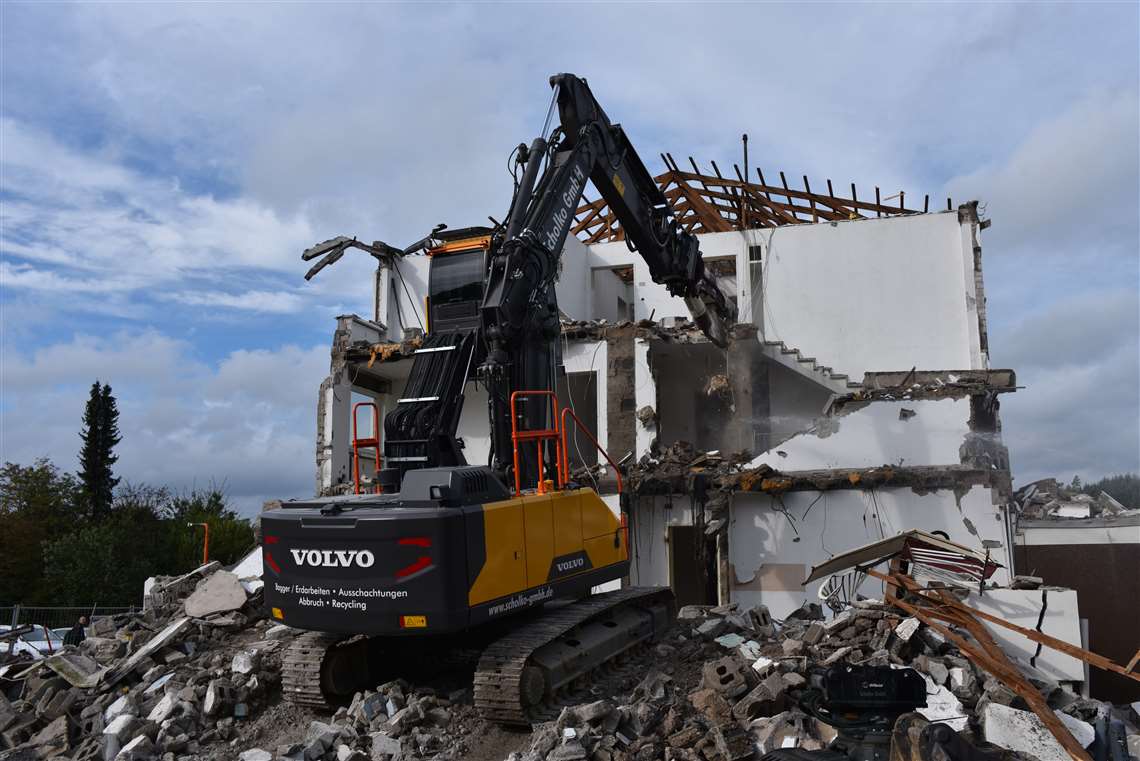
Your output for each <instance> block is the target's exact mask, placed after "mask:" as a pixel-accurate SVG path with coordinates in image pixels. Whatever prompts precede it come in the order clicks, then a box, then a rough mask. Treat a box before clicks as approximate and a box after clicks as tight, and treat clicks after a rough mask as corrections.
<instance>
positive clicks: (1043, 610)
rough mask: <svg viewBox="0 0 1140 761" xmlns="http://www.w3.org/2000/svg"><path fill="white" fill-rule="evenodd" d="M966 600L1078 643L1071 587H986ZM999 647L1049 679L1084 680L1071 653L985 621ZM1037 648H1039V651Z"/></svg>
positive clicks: (1077, 616)
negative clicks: (1040, 645)
mask: <svg viewBox="0 0 1140 761" xmlns="http://www.w3.org/2000/svg"><path fill="white" fill-rule="evenodd" d="M965 603H966V604H967V605H969V606H970V607H972V608H974V609H975V610H980V611H982V612H983V613H989V614H990V615H991V616H997V617H998V618H1000V619H1002V620H1003V621H1007V622H1009V623H1011V624H1016V625H1017V626H1022V627H1024V628H1026V629H1036V630H1038V631H1041V632H1044V633H1045V634H1048V635H1049V636H1051V637H1056V638H1057V639H1060V640H1064V641H1065V642H1068V643H1069V644H1070V645H1074V646H1076V647H1081V613H1080V609H1079V607H1078V605H1077V593H1076V590H1073V589H1063V588H1058V587H1052V588H1049V587H1042V588H1039V589H987V590H986V591H985V592H983V593H980V594H979V593H978V592H973V593H971V594H970V596H969V597H968V598H967V599H966V600H965ZM985 625H986V627H987V628H988V629H989V630H990V633H991V634H992V635H993V637H994V639H995V640H997V643H998V644H999V645H1000V646H1001V649H1002V650H1004V651H1005V653H1006V654H1007V655H1009V656H1011V657H1014V658H1018V659H1019V660H1021V661H1023V662H1025V663H1029V664H1031V665H1032V666H1033V667H1034V668H1036V669H1038V670H1039V671H1041V672H1042V673H1044V674H1045V675H1046V676H1048V677H1049V678H1050V679H1053V680H1056V681H1059V682H1062V681H1068V682H1084V681H1085V666H1084V664H1083V663H1082V662H1081V661H1080V660H1078V659H1077V658H1074V657H1073V656H1071V655H1067V654H1065V653H1062V652H1061V651H1059V650H1054V649H1052V648H1048V647H1043V648H1038V646H1037V643H1035V642H1033V641H1032V640H1030V639H1029V638H1028V637H1023V636H1022V635H1020V634H1018V633H1017V632H1014V631H1011V630H1009V629H1006V628H1005V627H1002V626H997V625H996V624H989V623H986V624H985ZM1039 650H1040V652H1038V651H1039Z"/></svg>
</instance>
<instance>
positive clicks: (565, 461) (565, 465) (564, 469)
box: [558, 407, 621, 494]
mask: <svg viewBox="0 0 1140 761" xmlns="http://www.w3.org/2000/svg"><path fill="white" fill-rule="evenodd" d="M567 415H569V416H570V417H572V418H574V423H575V424H576V425H577V426H578V430H580V431H582V433H584V434H586V437H587V438H588V439H589V440H590V443H592V444H593V445H594V448H595V449H597V450H598V451H599V452H601V453H602V457H605V458H606V462H608V463H609V464H610V465H612V466H613V469H614V475H616V476H617V488H618V494H621V469H620V468H618V464H617V463H616V462H614V460H613V458H612V457H610V453H609V452H607V451H606V450H604V449H602V445H601V444H599V443H598V440H597V439H595V438H594V434H592V433H590V429H589V428H587V427H586V424H585V423H583V422H582V421H581V419H580V418H579V417H578V416H577V415H575V414H574V410H572V409H571V408H570V407H566V408H564V409H563V410H562V421H561V428H562V459H561V460H560V461H559V463H558V465H559V470H560V472H559V474H558V479H559V482H560V483H559V486H560V487H562V486H565V485H566V483H567V482H568V481H569V480H570V458H569V456H568V455H567V453H568V452H569V450H570V447H569V446H568V445H567V443H566V430H567V429H566V416H567Z"/></svg>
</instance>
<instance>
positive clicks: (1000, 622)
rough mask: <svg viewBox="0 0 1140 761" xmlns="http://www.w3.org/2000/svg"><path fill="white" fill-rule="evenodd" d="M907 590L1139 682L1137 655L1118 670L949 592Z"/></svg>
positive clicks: (1117, 666)
mask: <svg viewBox="0 0 1140 761" xmlns="http://www.w3.org/2000/svg"><path fill="white" fill-rule="evenodd" d="M867 575H869V576H874V577H876V578H880V579H883V580H888V581H889V579H887V577H885V576H883V575H882V574H880V573H879V572H878V571H875V570H873V569H872V570H869V571H868V572H867ZM906 578H910V577H906ZM907 590H908V591H910V592H913V593H915V594H918V595H921V596H922V597H923V598H925V599H927V600H929V601H931V602H932V603H935V604H940V605H944V606H947V607H949V608H952V609H955V610H957V611H958V612H960V613H961V614H963V615H966V616H971V617H973V618H978V619H981V620H983V621H988V622H989V623H992V624H996V625H997V626H1001V627H1004V628H1006V629H1009V630H1010V631H1013V632H1016V633H1018V634H1020V635H1021V636H1023V637H1025V638H1026V639H1028V640H1030V641H1032V642H1037V643H1039V644H1042V645H1045V646H1046V647H1048V648H1051V649H1053V650H1057V651H1058V652H1062V653H1064V654H1065V655H1071V656H1072V657H1074V658H1076V659H1078V660H1081V661H1084V662H1085V663H1087V664H1089V665H1090V666H1095V667H1096V668H1099V669H1101V670H1103V671H1112V672H1114V673H1117V674H1123V675H1124V676H1126V677H1128V678H1130V679H1134V680H1136V681H1137V682H1140V674H1136V673H1132V669H1133V667H1135V665H1136V661H1137V659H1138V658H1140V651H1138V652H1137V654H1136V658H1133V659H1132V663H1130V664H1129V665H1128V666H1121V665H1120V664H1118V663H1116V662H1115V661H1113V660H1112V659H1110V658H1107V657H1105V656H1103V655H1099V654H1097V653H1094V652H1092V651H1091V650H1085V649H1084V648H1083V647H1078V646H1077V645H1074V644H1072V643H1071V642H1066V641H1064V640H1063V639H1057V638H1056V637H1051V636H1049V635H1048V634H1045V633H1044V632H1039V631H1037V630H1036V629H1027V628H1025V627H1024V626H1018V625H1017V624H1013V623H1010V622H1009V621H1006V620H1005V619H1002V618H998V617H997V616H994V615H991V614H989V613H986V612H985V611H982V610H978V609H977V608H973V607H971V606H969V605H967V604H966V603H964V602H962V601H961V600H959V599H958V598H956V597H954V596H953V595H952V594H950V593H949V592H946V591H943V590H930V589H926V588H925V587H923V586H921V585H920V584H919V583H918V582H916V581H914V579H910V583H909V584H907Z"/></svg>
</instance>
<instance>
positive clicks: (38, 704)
mask: <svg viewBox="0 0 1140 761" xmlns="http://www.w3.org/2000/svg"><path fill="white" fill-rule="evenodd" d="M859 552H870V550H866V551H863V550H856V551H852V553H848V554H849V555H851V556H852V557H853V558H856V560H855V562H862V561H861V560H859V558H860V557H861V556H859V555H858V553H859ZM841 562H842V561H841ZM224 573H226V572H225V571H222V570H221V569H220V568H218V567H217V566H216V565H213V566H205V567H203V568H200V569H197V570H196V571H194V572H191V573H190V574H186V575H185V576H182V577H176V578H171V579H158V580H156V582H155V584H154V585H153V587H152V588H151V589H150V592H149V594H148V600H149V603H148V608H147V610H146V611H145V612H143V613H136V614H124V615H120V616H115V617H113V618H109V619H102V620H100V621H97V622H93V624H92V627H91V630H92V635H93V636H91V637H89V638H88V640H87V641H86V642H85V643H84V644H83V645H82V646H81V647H80V648H78V649H70V648H69V649H68V650H65V651H64V652H62V653H61V654H59V655H56V656H54V657H53V658H51V659H46V660H43V661H38V662H35V663H31V664H28V665H27V666H26V667H22V668H21V669H19V670H18V673H20V674H21V676H20V677H19V678H15V679H14V678H12V671H11V670H9V671H8V672H7V673H5V675H4V678H3V679H0V761H17V759H33V758H34V759H42V758H53V759H57V760H58V761H65V760H67V761H96V760H97V759H98V760H102V759H116V760H118V761H129V760H130V759H138V760H139V761H144V760H147V761H222V760H223V759H226V760H227V761H228V760H231V759H235V758H236V759H240V760H242V761H317V759H320V760H321V761H334V760H335V761H414V760H416V759H436V760H438V761H458V760H459V759H463V758H470V757H478V758H481V759H510V760H511V761H568V760H574V759H583V760H585V761H649V760H651V759H654V760H655V759H665V760H667V761H730V760H731V761H744V759H760V758H761V756H763V755H764V754H765V753H767V752H770V751H772V750H775V749H778V748H798V749H801V750H812V749H817V750H818V749H823V748H826V747H827V746H828V744H829V743H831V742H832V741H833V740H834V739H835V738H836V731H835V730H834V729H833V728H832V727H831V726H829V725H827V724H825V723H823V722H822V721H820V720H819V719H817V718H815V717H814V716H812V715H811V714H809V713H808V712H806V711H805V709H804V708H803V706H802V704H801V701H802V700H803V698H804V696H805V695H806V694H807V691H808V690H810V689H811V688H812V687H813V686H815V685H817V684H818V680H819V678H820V675H821V673H822V672H823V671H824V670H826V669H828V668H830V667H841V668H847V667H854V666H870V665H877V666H889V667H909V668H913V669H915V670H917V671H918V672H919V674H920V675H921V677H922V679H923V680H924V682H925V684H926V690H925V692H926V695H927V704H926V706H925V707H922V708H919V709H918V713H919V717H918V718H917V719H916V721H918V722H919V726H921V725H922V724H924V723H926V722H943V723H946V724H947V725H948V726H950V727H951V728H952V729H953V730H954V731H956V732H959V733H960V734H961V737H962V738H963V739H965V740H966V741H968V742H970V743H973V744H975V745H977V744H980V743H990V744H991V745H992V746H993V747H997V748H1002V749H1005V750H1006V752H1007V753H1008V754H1009V755H1008V757H1009V758H1020V759H1032V758H1039V759H1054V758H1058V759H1059V758H1069V757H1071V755H1072V754H1071V753H1069V752H1066V751H1065V749H1064V746H1063V745H1062V744H1060V743H1059V742H1058V741H1057V740H1056V739H1055V735H1054V734H1053V733H1052V731H1051V730H1050V729H1049V728H1048V727H1047V725H1046V723H1044V722H1043V721H1042V718H1041V716H1040V711H1041V709H1040V707H1037V708H1035V707H1034V706H1033V705H1031V704H1029V703H1027V702H1026V700H1025V698H1024V696H1023V694H1021V693H1019V692H1017V691H1016V690H1014V689H1011V685H1008V684H1007V683H1006V682H1005V679H1006V678H1007V677H1009V675H1008V674H995V673H992V672H991V671H989V670H987V668H992V666H991V664H990V663H989V661H986V660H984V659H980V658H979V657H978V656H977V655H976V654H974V653H973V652H972V651H970V650H964V649H961V647H959V645H958V643H957V642H958V641H957V637H958V634H955V632H959V634H960V633H961V632H960V630H959V629H958V628H957V627H955V629H954V630H947V631H946V632H941V631H939V629H938V627H937V626H935V625H934V622H933V620H931V619H930V618H929V617H928V615H927V613H925V612H923V611H922V610H918V611H917V612H916V611H915V610H910V611H908V610H905V609H904V607H905V606H904V605H903V604H902V603H900V602H896V601H895V600H894V599H893V598H891V597H890V596H888V597H885V598H884V599H883V600H881V601H880V600H868V599H862V598H859V599H856V600H854V601H852V602H851V603H850V604H847V605H846V606H845V607H843V608H842V609H841V610H839V611H838V612H837V613H835V615H834V616H832V617H831V618H827V617H826V616H825V610H824V608H823V607H822V606H821V605H819V604H818V603H810V604H805V605H804V606H802V607H801V608H799V609H798V610H795V611H793V612H792V613H791V614H790V615H788V616H787V617H786V618H785V619H784V620H782V621H781V620H777V619H774V618H773V617H772V616H771V615H770V613H769V612H768V610H767V609H766V608H765V607H763V606H756V607H754V608H751V609H742V608H740V607H739V606H737V605H736V604H729V605H722V606H685V607H682V608H681V609H680V610H679V611H678V613H677V617H676V621H675V623H674V625H673V626H672V627H671V628H670V629H669V630H668V631H667V632H666V633H665V634H664V635H663V636H662V637H661V638H659V640H658V641H657V642H655V643H652V644H649V645H643V646H641V647H640V648H638V649H637V650H635V651H631V652H630V653H629V654H628V655H627V656H625V660H624V663H622V664H619V665H618V666H617V667H616V668H615V669H610V670H608V671H607V672H606V673H604V674H599V675H598V676H597V677H596V678H595V679H593V681H592V682H590V683H589V684H586V685H584V686H582V687H581V688H578V689H577V690H576V691H575V692H573V693H568V694H566V695H563V696H561V697H560V698H559V701H558V702H557V703H556V704H554V705H553V706H552V708H551V710H550V712H549V714H548V715H547V716H546V717H545V718H543V719H542V720H540V721H539V722H538V723H536V724H534V725H533V727H532V729H531V732H530V733H529V734H504V733H503V732H502V731H501V730H497V729H496V728H494V727H492V726H490V725H488V724H487V723H486V722H485V721H484V720H483V719H482V718H481V717H479V716H478V715H477V713H476V712H475V709H474V707H473V705H472V695H471V691H470V685H469V684H466V685H465V684H464V681H463V680H464V678H465V677H464V676H463V674H464V673H465V672H463V667H462V666H458V667H457V669H458V670H457V671H456V672H455V673H451V674H445V675H443V676H430V675H427V676H425V675H417V674H411V673H409V674H408V675H407V676H406V678H396V679H394V680H392V681H388V682H385V683H384V684H380V685H377V686H376V687H375V688H374V689H372V690H367V691H364V692H360V693H357V695H356V696H355V697H354V698H353V700H352V701H351V703H350V704H349V705H347V706H344V707H342V708H340V709H339V710H337V712H336V713H335V714H333V715H332V716H328V715H320V714H315V713H311V712H307V711H305V710H304V709H300V708H298V707H295V706H290V705H288V704H285V703H283V702H282V701H281V700H280V654H281V651H282V649H283V648H284V647H285V645H287V644H288V642H289V641H290V640H291V639H292V638H293V637H294V636H295V635H296V634H297V631H296V630H293V629H290V628H289V627H287V626H283V625H281V624H278V623H275V622H273V621H271V620H269V619H268V618H266V616H265V614H264V612H263V611H262V604H261V597H260V592H256V593H254V594H253V595H250V596H248V597H247V598H245V600H244V602H243V603H242V604H241V605H240V606H238V607H236V608H229V605H230V602H232V600H231V601H230V602H227V604H226V606H225V607H226V608H227V609H226V610H218V611H216V612H213V613H209V614H206V615H205V616H203V617H192V616H189V615H187V602H188V599H189V598H190V597H191V596H192V595H193V594H194V591H195V590H196V589H197V590H203V589H206V590H209V589H214V588H215V587H216V586H219V585H225V586H226V588H227V589H228V590H229V591H230V592H232V586H230V585H229V581H228V580H227V579H226V577H225V576H220V574H224ZM215 578H218V579H220V580H219V581H214V582H213V583H208V582H210V580H211V579H215ZM897 583H899V584H901V583H903V582H897ZM1021 583H1023V584H1024V583H1033V580H1032V579H1024V580H1022V582H1021ZM239 588H241V587H239ZM243 594H244V592H243ZM900 599H902V600H905V599H908V598H905V597H904V598H900ZM947 634H949V635H952V636H947ZM1017 668H1018V669H1020V670H1021V671H1022V672H1023V674H1024V676H1022V677H1021V678H1022V679H1023V680H1026V682H1027V683H1028V684H1031V685H1032V688H1033V689H1034V691H1035V692H1036V693H1038V694H1039V695H1040V699H1041V701H1043V702H1044V704H1045V705H1047V707H1048V711H1049V712H1051V713H1054V714H1055V715H1056V716H1057V717H1058V718H1059V720H1060V722H1061V725H1062V726H1063V727H1065V731H1067V732H1068V733H1069V734H1070V735H1071V737H1072V738H1073V739H1072V741H1071V742H1073V743H1075V744H1076V746H1077V747H1079V748H1080V750H1081V752H1082V753H1086V754H1088V755H1089V757H1097V758H1100V757H1102V756H1100V755H1097V754H1100V753H1101V752H1102V751H1101V750H1098V749H1103V751H1104V752H1105V753H1107V752H1108V751H1110V750H1111V749H1112V748H1116V749H1118V750H1119V751H1120V753H1118V754H1117V755H1116V756H1112V755H1107V756H1103V757H1105V758H1124V757H1126V756H1125V755H1121V754H1127V753H1128V752H1129V751H1130V749H1135V748H1136V747H1137V746H1140V713H1138V712H1137V711H1138V709H1140V704H1136V705H1133V706H1126V705H1125V706H1114V705H1111V704H1108V703H1102V702H1100V701H1096V700H1091V699H1088V698H1085V697H1082V696H1081V694H1080V693H1079V691H1077V690H1076V689H1075V688H1074V686H1073V685H1071V684H1069V683H1059V682H1055V681H1052V680H1050V679H1049V678H1047V677H1044V676H1043V675H1042V674H1040V672H1036V671H1035V670H1034V669H1032V668H1030V667H1029V666H1028V665H1027V664H1019V665H1018V667H1017ZM1110 746H1111V747H1110ZM1114 752H1115V751H1114Z"/></svg>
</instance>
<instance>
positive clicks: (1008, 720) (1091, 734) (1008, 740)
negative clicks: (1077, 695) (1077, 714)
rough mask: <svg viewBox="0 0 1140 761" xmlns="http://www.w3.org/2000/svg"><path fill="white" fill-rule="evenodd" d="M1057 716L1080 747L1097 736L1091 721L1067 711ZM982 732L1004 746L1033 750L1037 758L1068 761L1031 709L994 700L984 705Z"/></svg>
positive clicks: (1008, 748) (992, 742) (1066, 755)
mask: <svg viewBox="0 0 1140 761" xmlns="http://www.w3.org/2000/svg"><path fill="white" fill-rule="evenodd" d="M1058 716H1059V717H1060V718H1061V721H1062V722H1064V724H1065V728H1066V729H1068V730H1069V732H1071V733H1072V735H1073V737H1075V738H1077V742H1079V743H1080V744H1081V746H1082V747H1085V748H1087V747H1088V746H1090V745H1092V742H1093V740H1094V739H1096V731H1095V730H1094V729H1093V728H1092V725H1090V724H1087V723H1085V722H1083V721H1081V720H1080V719H1075V718H1073V717H1072V716H1069V715H1068V714H1064V713H1060V714H1058ZM982 732H983V734H984V736H985V739H986V742H989V743H991V744H993V745H997V746H998V747H1000V748H1005V749H1007V750H1015V751H1020V752H1022V753H1028V754H1032V755H1033V756H1036V757H1037V758H1038V759H1039V760H1040V761H1068V759H1069V758H1070V756H1069V753H1068V752H1067V751H1066V750H1065V749H1064V748H1063V747H1062V746H1061V744H1060V743H1059V742H1057V740H1056V738H1054V737H1053V735H1052V734H1051V733H1050V732H1049V730H1048V729H1046V728H1045V725H1044V724H1043V723H1042V721H1041V719H1039V718H1037V715H1036V714H1034V713H1032V712H1031V711H1021V710H1018V709H1016V708H1010V707H1009V706H1003V705H997V704H990V705H987V706H986V708H985V711H984V713H983V716H982Z"/></svg>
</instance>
